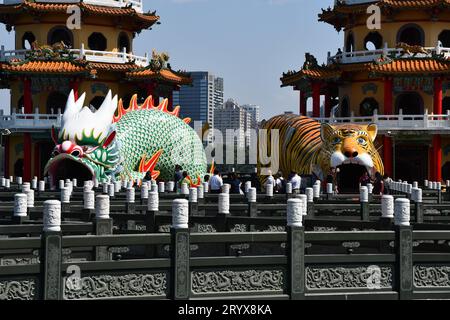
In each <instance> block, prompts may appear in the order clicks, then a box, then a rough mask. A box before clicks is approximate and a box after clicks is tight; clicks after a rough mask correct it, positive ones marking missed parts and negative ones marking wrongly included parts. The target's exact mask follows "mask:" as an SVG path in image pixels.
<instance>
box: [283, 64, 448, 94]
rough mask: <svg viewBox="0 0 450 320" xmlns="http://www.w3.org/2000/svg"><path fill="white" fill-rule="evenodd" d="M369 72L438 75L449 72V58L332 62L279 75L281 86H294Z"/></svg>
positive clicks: (371, 73)
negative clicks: (304, 81)
mask: <svg viewBox="0 0 450 320" xmlns="http://www.w3.org/2000/svg"><path fill="white" fill-rule="evenodd" d="M352 72H369V74H370V75H373V76H376V75H390V76H395V75H399V76H408V75H421V74H426V75H440V74H449V73H450V60H445V59H442V58H439V59H437V58H399V59H389V58H388V59H385V60H379V61H376V62H372V63H353V64H332V65H329V66H318V65H316V66H312V67H309V68H308V69H304V68H303V69H301V70H299V71H297V72H295V71H289V72H287V73H284V74H283V76H282V77H281V83H282V85H281V86H282V87H285V86H295V85H296V84H298V83H299V82H301V81H303V80H306V81H310V80H324V81H326V80H336V79H339V78H340V77H342V75H343V74H344V73H347V74H348V73H352Z"/></svg>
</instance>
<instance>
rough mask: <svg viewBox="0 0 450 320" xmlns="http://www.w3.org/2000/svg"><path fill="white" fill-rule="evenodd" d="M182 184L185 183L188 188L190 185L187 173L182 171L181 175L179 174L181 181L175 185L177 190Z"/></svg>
mask: <svg viewBox="0 0 450 320" xmlns="http://www.w3.org/2000/svg"><path fill="white" fill-rule="evenodd" d="M183 183H186V184H187V186H188V187H190V185H191V182H190V180H189V175H188V173H187V171H183V173H182V174H181V179H180V180H179V181H178V185H177V186H178V190H181V186H182V185H183Z"/></svg>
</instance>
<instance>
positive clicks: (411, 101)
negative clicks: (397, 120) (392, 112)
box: [395, 92, 424, 114]
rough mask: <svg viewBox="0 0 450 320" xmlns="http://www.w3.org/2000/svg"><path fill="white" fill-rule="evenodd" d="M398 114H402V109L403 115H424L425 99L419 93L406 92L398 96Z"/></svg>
mask: <svg viewBox="0 0 450 320" xmlns="http://www.w3.org/2000/svg"><path fill="white" fill-rule="evenodd" d="M395 109H396V112H397V114H399V113H400V109H402V111H403V114H424V102H423V98H422V96H421V95H420V94H418V93H417V92H405V93H401V94H399V95H398V96H397V100H396V108H395Z"/></svg>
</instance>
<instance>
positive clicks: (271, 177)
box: [266, 170, 276, 189]
mask: <svg viewBox="0 0 450 320" xmlns="http://www.w3.org/2000/svg"><path fill="white" fill-rule="evenodd" d="M268 174H269V176H268V177H267V181H266V185H268V184H272V185H273V187H274V189H275V186H276V183H275V178H274V177H273V175H272V171H270V170H269V172H268Z"/></svg>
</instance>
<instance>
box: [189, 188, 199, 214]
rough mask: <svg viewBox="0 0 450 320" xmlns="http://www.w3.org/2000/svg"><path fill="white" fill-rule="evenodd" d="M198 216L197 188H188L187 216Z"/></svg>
mask: <svg viewBox="0 0 450 320" xmlns="http://www.w3.org/2000/svg"><path fill="white" fill-rule="evenodd" d="M197 215H198V192H197V188H189V216H197Z"/></svg>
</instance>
